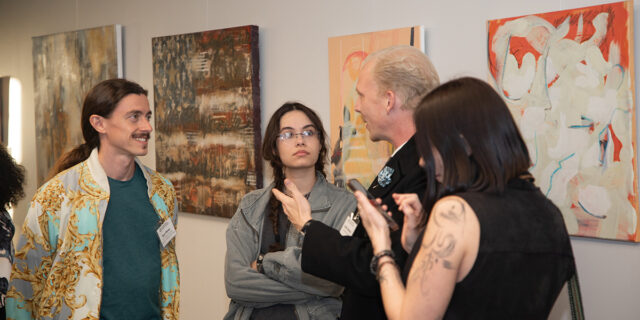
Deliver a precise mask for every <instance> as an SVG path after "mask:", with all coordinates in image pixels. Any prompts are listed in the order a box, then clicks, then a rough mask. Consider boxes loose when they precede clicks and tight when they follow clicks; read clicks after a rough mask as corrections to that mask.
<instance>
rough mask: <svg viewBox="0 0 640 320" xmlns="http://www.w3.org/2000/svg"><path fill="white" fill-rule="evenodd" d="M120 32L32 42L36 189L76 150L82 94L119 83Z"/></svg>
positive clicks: (95, 32) (107, 28) (98, 31)
mask: <svg viewBox="0 0 640 320" xmlns="http://www.w3.org/2000/svg"><path fill="white" fill-rule="evenodd" d="M120 30H121V27H120V26H119V25H110V26H105V27H98V28H92V29H85V30H80V31H71V32H64V33H57V34H52V35H46V36H40V37H34V38H33V73H34V76H33V78H34V91H35V92H34V93H35V113H36V114H35V116H36V155H37V158H38V159H37V168H38V172H37V175H38V186H40V185H41V184H42V183H43V182H44V180H45V179H46V177H47V176H48V175H49V171H50V170H51V168H52V167H53V164H54V163H55V162H56V160H57V159H58V158H59V157H60V156H61V155H62V154H64V153H65V152H67V151H69V150H71V149H72V148H73V147H75V146H76V145H79V144H81V143H82V142H83V141H84V140H83V138H82V130H81V128H80V113H81V111H82V101H83V99H84V96H85V94H86V93H87V91H89V89H91V88H92V87H93V86H94V85H96V84H97V83H98V82H100V81H102V80H106V79H111V78H117V77H122V63H121V61H122V58H121V57H122V52H121V45H120V44H121V36H120V35H121V32H120Z"/></svg>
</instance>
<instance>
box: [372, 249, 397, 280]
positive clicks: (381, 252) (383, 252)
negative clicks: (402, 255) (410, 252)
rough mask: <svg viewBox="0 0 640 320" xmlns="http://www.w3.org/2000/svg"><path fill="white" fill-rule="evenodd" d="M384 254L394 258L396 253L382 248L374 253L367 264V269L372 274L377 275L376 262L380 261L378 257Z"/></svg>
mask: <svg viewBox="0 0 640 320" xmlns="http://www.w3.org/2000/svg"><path fill="white" fill-rule="evenodd" d="M384 256H389V257H391V259H393V260H395V259H396V255H395V254H394V253H393V251H391V250H383V251H380V252H378V253H377V254H376V255H374V256H373V258H372V259H371V263H370V264H369V270H370V271H371V273H372V274H373V275H374V276H377V275H378V262H379V261H380V258H382V257H384Z"/></svg>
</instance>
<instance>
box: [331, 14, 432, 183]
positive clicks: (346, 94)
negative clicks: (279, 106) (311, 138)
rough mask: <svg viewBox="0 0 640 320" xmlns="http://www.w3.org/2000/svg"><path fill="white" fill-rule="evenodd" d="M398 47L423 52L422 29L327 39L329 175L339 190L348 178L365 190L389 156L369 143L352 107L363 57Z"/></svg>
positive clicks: (387, 148) (386, 146)
mask: <svg viewBox="0 0 640 320" xmlns="http://www.w3.org/2000/svg"><path fill="white" fill-rule="evenodd" d="M402 44H404V45H411V46H415V47H417V48H420V49H421V50H422V51H424V29H423V27H421V26H415V27H408V28H399V29H393V30H385V31H378V32H369V33H361V34H354V35H348V36H340V37H333V38H329V86H330V106H331V112H330V113H331V129H330V130H331V131H330V135H331V147H332V150H333V151H332V155H331V174H332V176H333V183H334V184H335V185H337V186H339V187H344V186H345V185H346V181H347V180H348V179H351V178H356V179H358V180H360V181H361V182H362V183H363V184H364V185H365V186H366V187H368V186H369V185H370V184H371V182H372V181H373V180H374V178H375V177H376V175H377V174H378V171H380V169H382V167H383V166H384V164H385V163H386V161H387V160H388V159H389V157H390V156H391V154H392V152H393V147H392V146H391V144H390V143H388V142H385V141H380V142H372V141H371V140H370V139H369V134H368V132H367V130H366V128H365V123H364V121H363V120H362V117H361V116H360V114H359V113H357V112H355V110H354V109H353V107H354V105H355V102H356V98H357V96H358V95H357V93H356V81H357V80H358V74H359V71H360V67H361V65H362V62H363V61H364V59H365V58H366V57H367V55H369V54H370V53H372V52H375V51H377V50H380V49H384V48H386V47H390V46H393V45H402Z"/></svg>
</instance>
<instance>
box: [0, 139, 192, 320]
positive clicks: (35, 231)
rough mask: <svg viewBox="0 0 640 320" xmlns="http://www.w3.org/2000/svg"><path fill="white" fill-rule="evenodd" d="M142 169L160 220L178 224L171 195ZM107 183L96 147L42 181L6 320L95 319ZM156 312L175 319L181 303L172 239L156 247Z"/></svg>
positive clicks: (171, 191) (20, 253) (16, 264)
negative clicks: (158, 266)
mask: <svg viewBox="0 0 640 320" xmlns="http://www.w3.org/2000/svg"><path fill="white" fill-rule="evenodd" d="M136 162H137V163H138V165H139V166H140V168H141V169H142V172H143V173H144V176H145V179H146V180H147V186H148V190H149V199H150V201H151V204H152V205H153V207H154V208H155V210H156V213H157V214H158V216H159V217H160V220H161V221H163V220H166V219H171V220H172V222H173V225H174V226H177V222H178V221H177V219H178V215H177V212H178V211H177V209H178V206H177V203H176V196H175V190H174V189H173V186H172V185H171V182H169V181H168V180H167V179H165V178H164V177H162V176H161V175H160V174H158V173H157V172H155V171H153V170H151V169H149V168H147V167H145V166H144V165H143V164H142V163H140V162H139V160H138V159H136ZM108 202H109V182H108V180H107V175H106V174H105V172H104V169H103V168H102V166H101V165H100V162H99V161H98V152H97V149H94V150H93V151H92V152H91V156H89V158H88V159H87V160H85V161H84V162H81V163H79V164H78V165H76V166H74V167H72V168H70V169H68V170H65V171H63V172H61V173H59V174H58V175H56V176H55V177H54V178H53V179H51V180H49V181H48V182H47V183H46V184H44V185H43V186H42V187H41V188H40V189H39V190H38V192H37V193H36V195H35V196H34V198H33V200H32V202H31V206H30V208H29V212H28V214H27V217H26V220H25V222H24V226H23V229H22V235H21V236H20V240H19V242H18V246H17V250H16V255H15V260H14V264H13V272H12V274H11V283H10V285H9V292H8V294H7V301H6V308H7V319H96V320H97V319H98V318H99V315H100V300H101V298H102V290H101V288H102V222H103V220H104V214H105V212H106V210H107V204H108ZM160 250H161V253H160V257H161V259H162V275H161V279H162V284H161V292H160V296H161V302H160V307H161V310H162V316H163V319H164V320H170V319H178V305H179V301H180V291H179V283H180V279H179V272H178V259H177V257H176V251H175V238H174V239H173V240H171V242H170V243H169V244H167V246H166V247H164V248H161V249H160Z"/></svg>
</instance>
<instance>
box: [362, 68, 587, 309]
mask: <svg viewBox="0 0 640 320" xmlns="http://www.w3.org/2000/svg"><path fill="white" fill-rule="evenodd" d="M414 120H415V125H416V128H417V133H416V144H417V146H418V150H419V153H420V156H421V160H420V162H421V165H422V166H423V167H424V169H425V172H426V176H427V189H426V194H425V202H424V203H423V204H421V203H420V201H419V200H418V197H417V195H415V194H413V195H410V194H409V195H408V194H404V195H394V198H395V200H396V203H397V204H398V207H399V209H400V210H402V211H403V212H404V214H405V221H404V227H403V231H402V245H403V247H404V248H405V250H406V251H407V252H408V253H409V258H408V260H407V262H406V264H405V268H404V272H403V270H399V269H398V267H397V266H396V264H395V262H394V259H393V255H392V254H391V253H390V252H391V251H389V250H390V248H391V247H390V245H391V241H390V240H389V228H388V227H387V223H386V221H385V220H384V219H382V216H381V215H380V214H379V213H378V212H377V211H376V210H375V209H374V208H373V206H372V205H371V204H370V203H369V201H367V199H366V197H364V195H362V194H361V193H356V198H358V209H359V212H360V217H361V218H362V222H363V224H364V226H365V228H366V230H367V233H368V234H369V238H370V239H371V243H372V245H373V249H374V254H375V255H374V258H373V261H372V263H371V268H372V272H374V273H375V274H376V276H377V277H378V279H379V282H380V289H381V292H382V299H383V302H384V307H385V311H386V313H387V316H388V318H389V319H546V318H547V317H548V316H549V313H550V311H551V308H552V307H553V304H554V302H555V300H556V298H557V297H558V294H559V293H560V290H561V289H562V287H563V285H564V283H565V282H566V281H567V280H569V278H570V277H571V276H573V275H574V273H575V263H574V259H573V251H572V249H571V243H570V241H569V236H568V234H567V230H566V227H565V225H564V221H563V219H562V215H561V214H560V211H559V210H558V208H557V207H556V206H555V205H554V204H553V203H552V202H551V201H550V200H549V199H548V198H547V197H545V195H544V194H543V193H542V192H541V191H540V189H538V187H536V186H535V185H534V183H533V181H534V180H533V177H532V176H531V174H529V172H528V169H529V167H530V165H531V160H530V158H529V152H528V150H527V146H526V145H525V143H524V141H523V139H522V137H521V135H520V132H519V131H518V128H517V127H516V124H515V122H514V121H513V118H512V116H511V113H510V112H509V109H508V108H507V106H506V104H505V103H504V101H503V100H502V98H500V96H499V95H498V94H497V93H496V92H495V90H493V88H491V86H489V85H488V84H487V83H486V82H483V81H481V80H478V79H474V78H461V79H457V80H453V81H450V82H448V83H445V84H443V85H441V86H440V87H438V88H436V89H434V90H433V91H432V92H431V93H429V94H428V95H427V96H426V97H425V98H424V99H423V100H422V102H421V103H420V105H419V106H418V108H417V109H416V112H415V114H414ZM423 208H424V210H423ZM427 221H428V222H427Z"/></svg>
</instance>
